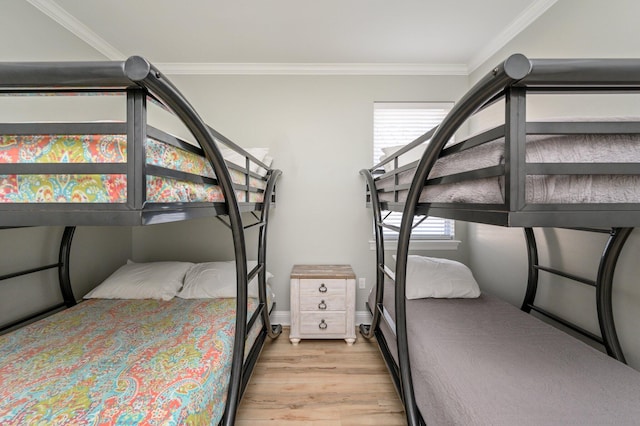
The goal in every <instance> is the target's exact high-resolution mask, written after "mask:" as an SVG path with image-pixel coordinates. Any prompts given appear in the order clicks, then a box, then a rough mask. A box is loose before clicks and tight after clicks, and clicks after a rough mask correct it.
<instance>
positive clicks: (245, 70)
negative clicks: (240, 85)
mask: <svg viewBox="0 0 640 426" xmlns="http://www.w3.org/2000/svg"><path fill="white" fill-rule="evenodd" d="M154 65H155V66H156V67H157V68H158V69H160V70H161V71H162V72H163V73H165V74H168V75H179V74H188V75H225V74H226V75H468V69H467V66H466V65H460V64H396V63H391V64H379V63H156V64H154Z"/></svg>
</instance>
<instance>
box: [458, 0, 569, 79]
mask: <svg viewBox="0 0 640 426" xmlns="http://www.w3.org/2000/svg"><path fill="white" fill-rule="evenodd" d="M557 1H558V0H538V1H536V2H535V3H533V4H531V6H529V7H528V8H527V9H526V10H525V11H524V12H522V13H521V14H520V15H519V16H518V17H517V18H516V19H515V20H514V21H513V22H512V23H511V24H509V25H508V26H507V27H506V28H505V29H504V30H503V31H502V32H501V33H500V34H498V35H497V36H496V37H495V38H494V39H493V40H491V41H490V42H489V43H488V44H487V45H486V46H485V47H484V48H483V49H481V50H480V51H479V52H478V54H477V55H475V56H474V57H472V58H471V60H470V61H469V64H468V65H467V68H468V72H469V74H471V73H472V72H473V71H475V70H476V69H478V67H480V66H481V65H482V64H483V63H485V62H486V61H488V60H489V59H490V58H491V56H493V55H494V54H495V53H497V52H498V51H499V50H500V49H502V48H503V47H505V46H506V45H507V43H509V42H510V41H511V40H513V39H514V38H515V37H516V36H517V35H518V34H520V33H521V32H522V31H524V29H525V28H527V27H528V26H529V25H530V24H531V23H532V22H534V21H535V20H536V19H538V18H539V17H540V16H542V15H543V14H544V13H545V12H546V11H547V10H548V9H549V8H550V7H551V6H553V5H554V4H556V2H557Z"/></svg>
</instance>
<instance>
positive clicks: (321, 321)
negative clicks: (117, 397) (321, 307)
mask: <svg viewBox="0 0 640 426" xmlns="http://www.w3.org/2000/svg"><path fill="white" fill-rule="evenodd" d="M327 327H328V325H327V323H326V322H324V320H320V324H318V328H319V329H320V330H326V328H327Z"/></svg>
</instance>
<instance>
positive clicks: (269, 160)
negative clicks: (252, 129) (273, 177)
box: [256, 154, 273, 177]
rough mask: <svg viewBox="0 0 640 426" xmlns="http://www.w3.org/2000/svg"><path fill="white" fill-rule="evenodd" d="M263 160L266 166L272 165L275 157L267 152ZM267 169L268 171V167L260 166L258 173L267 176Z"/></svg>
mask: <svg viewBox="0 0 640 426" xmlns="http://www.w3.org/2000/svg"><path fill="white" fill-rule="evenodd" d="M262 162H263V163H264V165H265V166H268V167H271V164H273V157H272V156H270V155H269V154H267V155H265V156H264V158H263V159H262ZM267 171H268V170H267V169H263V168H262V167H258V169H257V170H256V173H258V174H259V175H260V176H262V177H265V176H266V175H267Z"/></svg>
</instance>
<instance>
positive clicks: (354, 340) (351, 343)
mask: <svg viewBox="0 0 640 426" xmlns="http://www.w3.org/2000/svg"><path fill="white" fill-rule="evenodd" d="M344 341H345V342H347V345H349V346H351V345H353V344H354V343H355V342H356V339H344Z"/></svg>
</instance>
